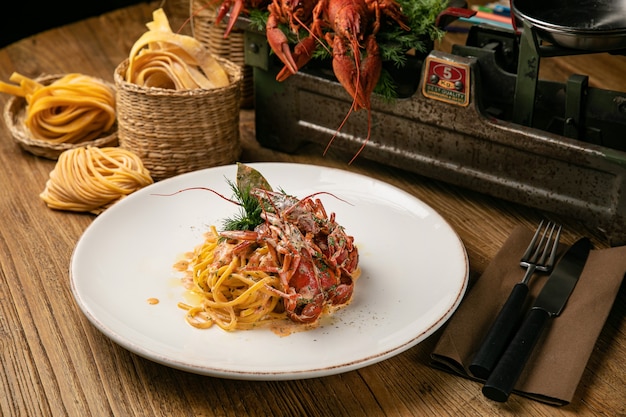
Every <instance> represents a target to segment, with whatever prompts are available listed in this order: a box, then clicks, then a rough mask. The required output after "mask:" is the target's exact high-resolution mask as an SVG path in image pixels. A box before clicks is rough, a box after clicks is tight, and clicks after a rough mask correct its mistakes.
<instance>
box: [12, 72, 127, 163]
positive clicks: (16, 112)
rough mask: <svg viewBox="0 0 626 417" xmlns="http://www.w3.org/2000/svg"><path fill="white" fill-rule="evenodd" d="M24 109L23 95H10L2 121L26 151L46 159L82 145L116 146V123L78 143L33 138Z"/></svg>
mask: <svg viewBox="0 0 626 417" xmlns="http://www.w3.org/2000/svg"><path fill="white" fill-rule="evenodd" d="M62 77H64V74H55V75H42V76H41V77H39V78H37V79H36V80H35V81H37V82H39V83H41V84H44V85H49V84H52V83H53V82H54V81H56V80H58V79H59V78H62ZM99 81H101V82H103V83H105V84H107V85H108V86H110V87H111V88H112V89H114V86H113V85H112V84H111V83H108V82H106V81H103V80H99ZM26 110H27V103H26V99H24V97H17V96H13V97H11V98H10V99H9V100H8V101H7V103H6V105H5V106H4V122H5V123H6V125H7V128H8V129H9V131H11V135H12V136H13V139H15V141H16V142H17V143H18V144H19V145H20V146H21V147H22V148H23V149H24V150H26V151H28V152H30V153H32V154H34V155H37V156H42V157H44V158H48V159H58V158H59V155H61V153H63V152H65V151H67V150H69V149H73V148H78V147H82V146H97V147H105V146H117V144H118V141H117V123H115V124H114V125H113V127H111V129H109V131H107V132H104V133H103V134H102V135H101V136H100V137H99V138H96V139H94V140H90V141H85V142H78V143H51V142H49V141H46V140H43V139H35V138H33V137H32V134H31V133H30V131H29V129H28V128H27V127H26V125H25V123H24V120H25V119H26Z"/></svg>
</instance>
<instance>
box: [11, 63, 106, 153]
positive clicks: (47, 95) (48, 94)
mask: <svg viewBox="0 0 626 417" xmlns="http://www.w3.org/2000/svg"><path fill="white" fill-rule="evenodd" d="M10 80H11V81H12V82H14V83H16V84H17V85H13V84H8V83H4V82H0V92H3V93H8V94H12V95H14V96H16V97H23V98H24V99H25V100H26V109H25V115H24V120H23V124H24V126H25V127H26V128H27V129H28V131H29V132H30V134H31V135H32V137H33V138H34V139H38V140H42V141H45V142H47V143H49V144H78V143H85V142H88V141H92V140H95V139H97V138H98V137H100V136H102V135H103V134H105V133H106V132H109V131H111V129H112V128H113V127H114V124H115V121H116V109H115V89H114V88H113V87H112V86H109V85H107V84H106V83H105V82H103V81H101V80H99V79H97V78H94V77H91V76H88V75H83V74H78V73H70V74H66V75H63V76H61V77H60V78H58V79H56V80H54V81H52V82H50V83H49V84H44V83H42V82H39V81H37V80H34V79H31V78H28V77H26V76H24V75H21V74H19V73H17V72H15V73H13V74H12V75H11V77H10Z"/></svg>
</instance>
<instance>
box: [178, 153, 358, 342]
mask: <svg viewBox="0 0 626 417" xmlns="http://www.w3.org/2000/svg"><path fill="white" fill-rule="evenodd" d="M240 172H244V173H245V175H243V174H242V175H240V174H239V173H240ZM250 177H252V178H256V180H252V182H250ZM231 185H232V186H233V190H234V191H235V196H236V197H237V200H238V201H239V204H240V205H241V206H242V207H243V209H244V210H243V214H242V215H241V216H239V217H238V218H235V219H229V220H227V221H225V227H224V230H221V231H218V230H217V228H216V227H215V226H212V227H211V229H210V231H209V232H208V233H207V235H206V237H205V240H204V242H203V243H202V244H201V245H200V246H198V247H197V248H196V249H195V250H194V252H193V253H192V254H190V255H189V259H188V262H183V263H182V264H179V269H181V270H186V271H187V272H188V275H187V276H186V277H185V278H184V279H183V280H184V283H185V286H186V288H187V289H188V290H189V291H190V292H191V293H193V294H195V295H196V296H197V300H198V302H197V303H193V304H195V305H191V304H192V303H182V302H181V303H179V306H180V307H181V308H183V309H185V310H187V315H186V318H187V321H188V322H189V323H190V324H191V325H192V326H194V327H198V328H208V327H211V326H213V325H214V324H216V325H218V326H219V327H221V328H222V329H224V330H247V329H252V328H255V327H262V326H268V325H271V324H276V323H278V322H284V321H285V320H287V321H289V322H293V323H301V324H304V325H306V326H309V327H310V326H315V324H316V323H318V321H319V319H320V317H322V316H323V315H325V314H331V313H332V312H333V311H334V310H336V309H337V308H340V307H343V306H345V305H347V304H349V302H350V301H351V298H352V294H353V290H354V283H355V280H356V279H357V278H358V275H359V272H360V271H359V269H358V250H357V248H356V246H355V245H354V238H353V237H352V236H349V235H347V234H346V233H345V230H344V228H343V227H342V226H340V225H339V224H338V223H337V222H336V221H335V215H334V213H331V214H330V215H327V213H326V211H325V209H324V206H323V205H322V203H321V201H320V200H319V199H318V198H315V196H308V197H306V198H304V199H301V200H300V199H298V198H296V197H293V196H289V195H287V194H285V193H284V192H275V191H272V190H271V189H269V185H268V184H267V182H266V181H265V180H264V179H263V178H262V176H260V174H259V173H258V172H256V171H254V170H252V168H249V167H247V166H245V165H242V164H239V172H238V183H237V185H234V184H231ZM231 201H232V200H231Z"/></svg>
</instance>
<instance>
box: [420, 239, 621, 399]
mask: <svg viewBox="0 0 626 417" xmlns="http://www.w3.org/2000/svg"><path fill="white" fill-rule="evenodd" d="M532 235H533V231H530V230H528V229H526V228H523V227H518V228H516V229H515V230H514V231H513V233H512V234H511V236H510V237H509V238H508V239H507V241H506V242H505V243H504V245H503V247H502V248H501V249H500V251H499V252H498V253H497V255H496V256H495V258H494V259H493V261H492V262H491V263H490V264H489V265H488V267H487V268H486V269H485V272H484V273H483V274H482V276H481V277H480V278H479V279H478V280H477V282H476V284H475V285H474V286H473V287H472V289H471V290H470V291H469V293H468V294H467V296H466V298H465V300H464V301H463V302H462V303H461V305H460V306H459V308H458V310H457V311H456V312H455V314H454V316H452V318H451V319H450V321H449V322H448V324H447V325H446V327H445V329H444V330H443V332H442V335H441V338H440V339H439V341H438V342H437V345H436V346H435V349H434V351H433V353H432V365H433V366H435V367H438V368H441V369H444V370H446V371H450V372H454V373H456V374H459V375H461V376H463V377H466V378H471V379H476V380H478V378H475V377H474V376H473V375H471V374H470V372H469V369H468V367H469V365H470V363H471V361H472V359H473V357H474V354H475V353H476V351H477V350H478V348H479V346H480V344H481V342H482V340H483V338H484V336H485V335H486V333H487V331H488V330H489V327H490V326H491V323H493V320H494V319H495V318H496V316H497V314H498V313H499V311H500V308H501V307H502V305H503V304H504V302H505V301H506V299H507V298H508V296H509V294H510V292H511V289H512V288H513V286H514V285H515V284H516V283H517V282H519V281H520V280H521V278H522V276H523V274H524V270H523V269H522V268H521V267H520V266H519V260H520V258H521V256H522V254H523V253H524V251H525V250H526V247H527V246H528V243H529V242H530V240H531V238H532ZM564 249H565V247H561V248H560V252H561V254H562V253H563V252H564ZM624 274H626V246H621V247H615V248H610V249H603V250H592V251H591V253H590V254H589V258H588V260H587V263H586V265H585V268H584V270H583V272H582V275H581V276H580V279H579V280H578V284H577V285H576V288H575V289H574V291H573V292H572V294H571V296H570V298H569V300H568V302H567V304H566V306H565V308H564V310H563V312H562V313H561V315H560V316H558V317H556V319H554V320H551V321H550V322H549V324H548V326H546V328H545V329H544V331H543V334H542V336H541V338H540V339H539V341H538V343H537V345H536V346H535V349H534V351H533V354H532V355H531V357H530V358H529V360H528V362H527V364H526V367H525V368H524V371H523V373H522V375H521V376H520V378H519V380H518V382H517V385H516V386H515V390H514V392H515V393H517V394H520V395H525V396H527V397H530V398H533V399H536V400H539V401H542V402H546V403H549V404H553V405H565V404H568V403H569V402H570V401H571V400H572V397H573V395H574V392H575V391H576V387H577V385H578V382H579V381H580V378H581V376H582V373H583V371H584V370H585V366H586V364H587V361H588V359H589V356H590V355H591V352H592V350H593V347H594V345H595V342H596V339H597V338H598V335H599V334H600V331H601V330H602V327H603V326H604V323H605V321H606V318H607V316H608V314H609V311H610V310H611V307H612V305H613V302H614V300H615V297H616V296H617V291H618V290H619V287H620V284H621V282H622V280H623V278H624ZM546 279H547V275H545V274H544V275H537V274H536V275H535V276H534V277H533V278H532V279H531V282H530V294H529V297H528V298H529V299H528V307H530V305H531V304H532V302H533V301H534V298H535V297H536V296H537V294H538V293H539V291H540V290H541V287H542V286H543V284H544V283H545V281H546Z"/></svg>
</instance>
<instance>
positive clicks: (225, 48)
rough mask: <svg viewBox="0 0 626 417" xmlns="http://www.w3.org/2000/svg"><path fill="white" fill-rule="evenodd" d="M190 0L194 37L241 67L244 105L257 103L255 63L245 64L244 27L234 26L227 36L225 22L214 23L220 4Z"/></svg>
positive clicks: (242, 100)
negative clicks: (253, 73) (242, 28)
mask: <svg viewBox="0 0 626 417" xmlns="http://www.w3.org/2000/svg"><path fill="white" fill-rule="evenodd" d="M190 1H191V10H190V16H191V31H192V34H193V37H194V38H196V39H197V40H198V41H200V42H201V43H202V44H203V45H204V46H205V47H206V48H207V49H208V50H209V51H210V52H211V53H212V54H213V55H216V56H220V57H223V58H225V59H227V60H229V61H231V62H233V63H235V64H237V65H239V67H240V68H241V71H242V73H243V81H242V83H241V107H242V108H252V107H253V106H254V79H253V75H252V72H253V70H252V67H251V66H250V65H246V64H245V49H244V48H245V40H244V31H243V30H241V29H233V30H232V31H231V32H230V33H229V35H228V37H227V38H226V39H224V31H225V30H226V24H225V23H224V22H221V23H220V24H219V25H216V24H215V18H216V16H217V7H216V6H214V5H213V6H211V5H210V4H212V3H209V2H208V1H207V0H190Z"/></svg>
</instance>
